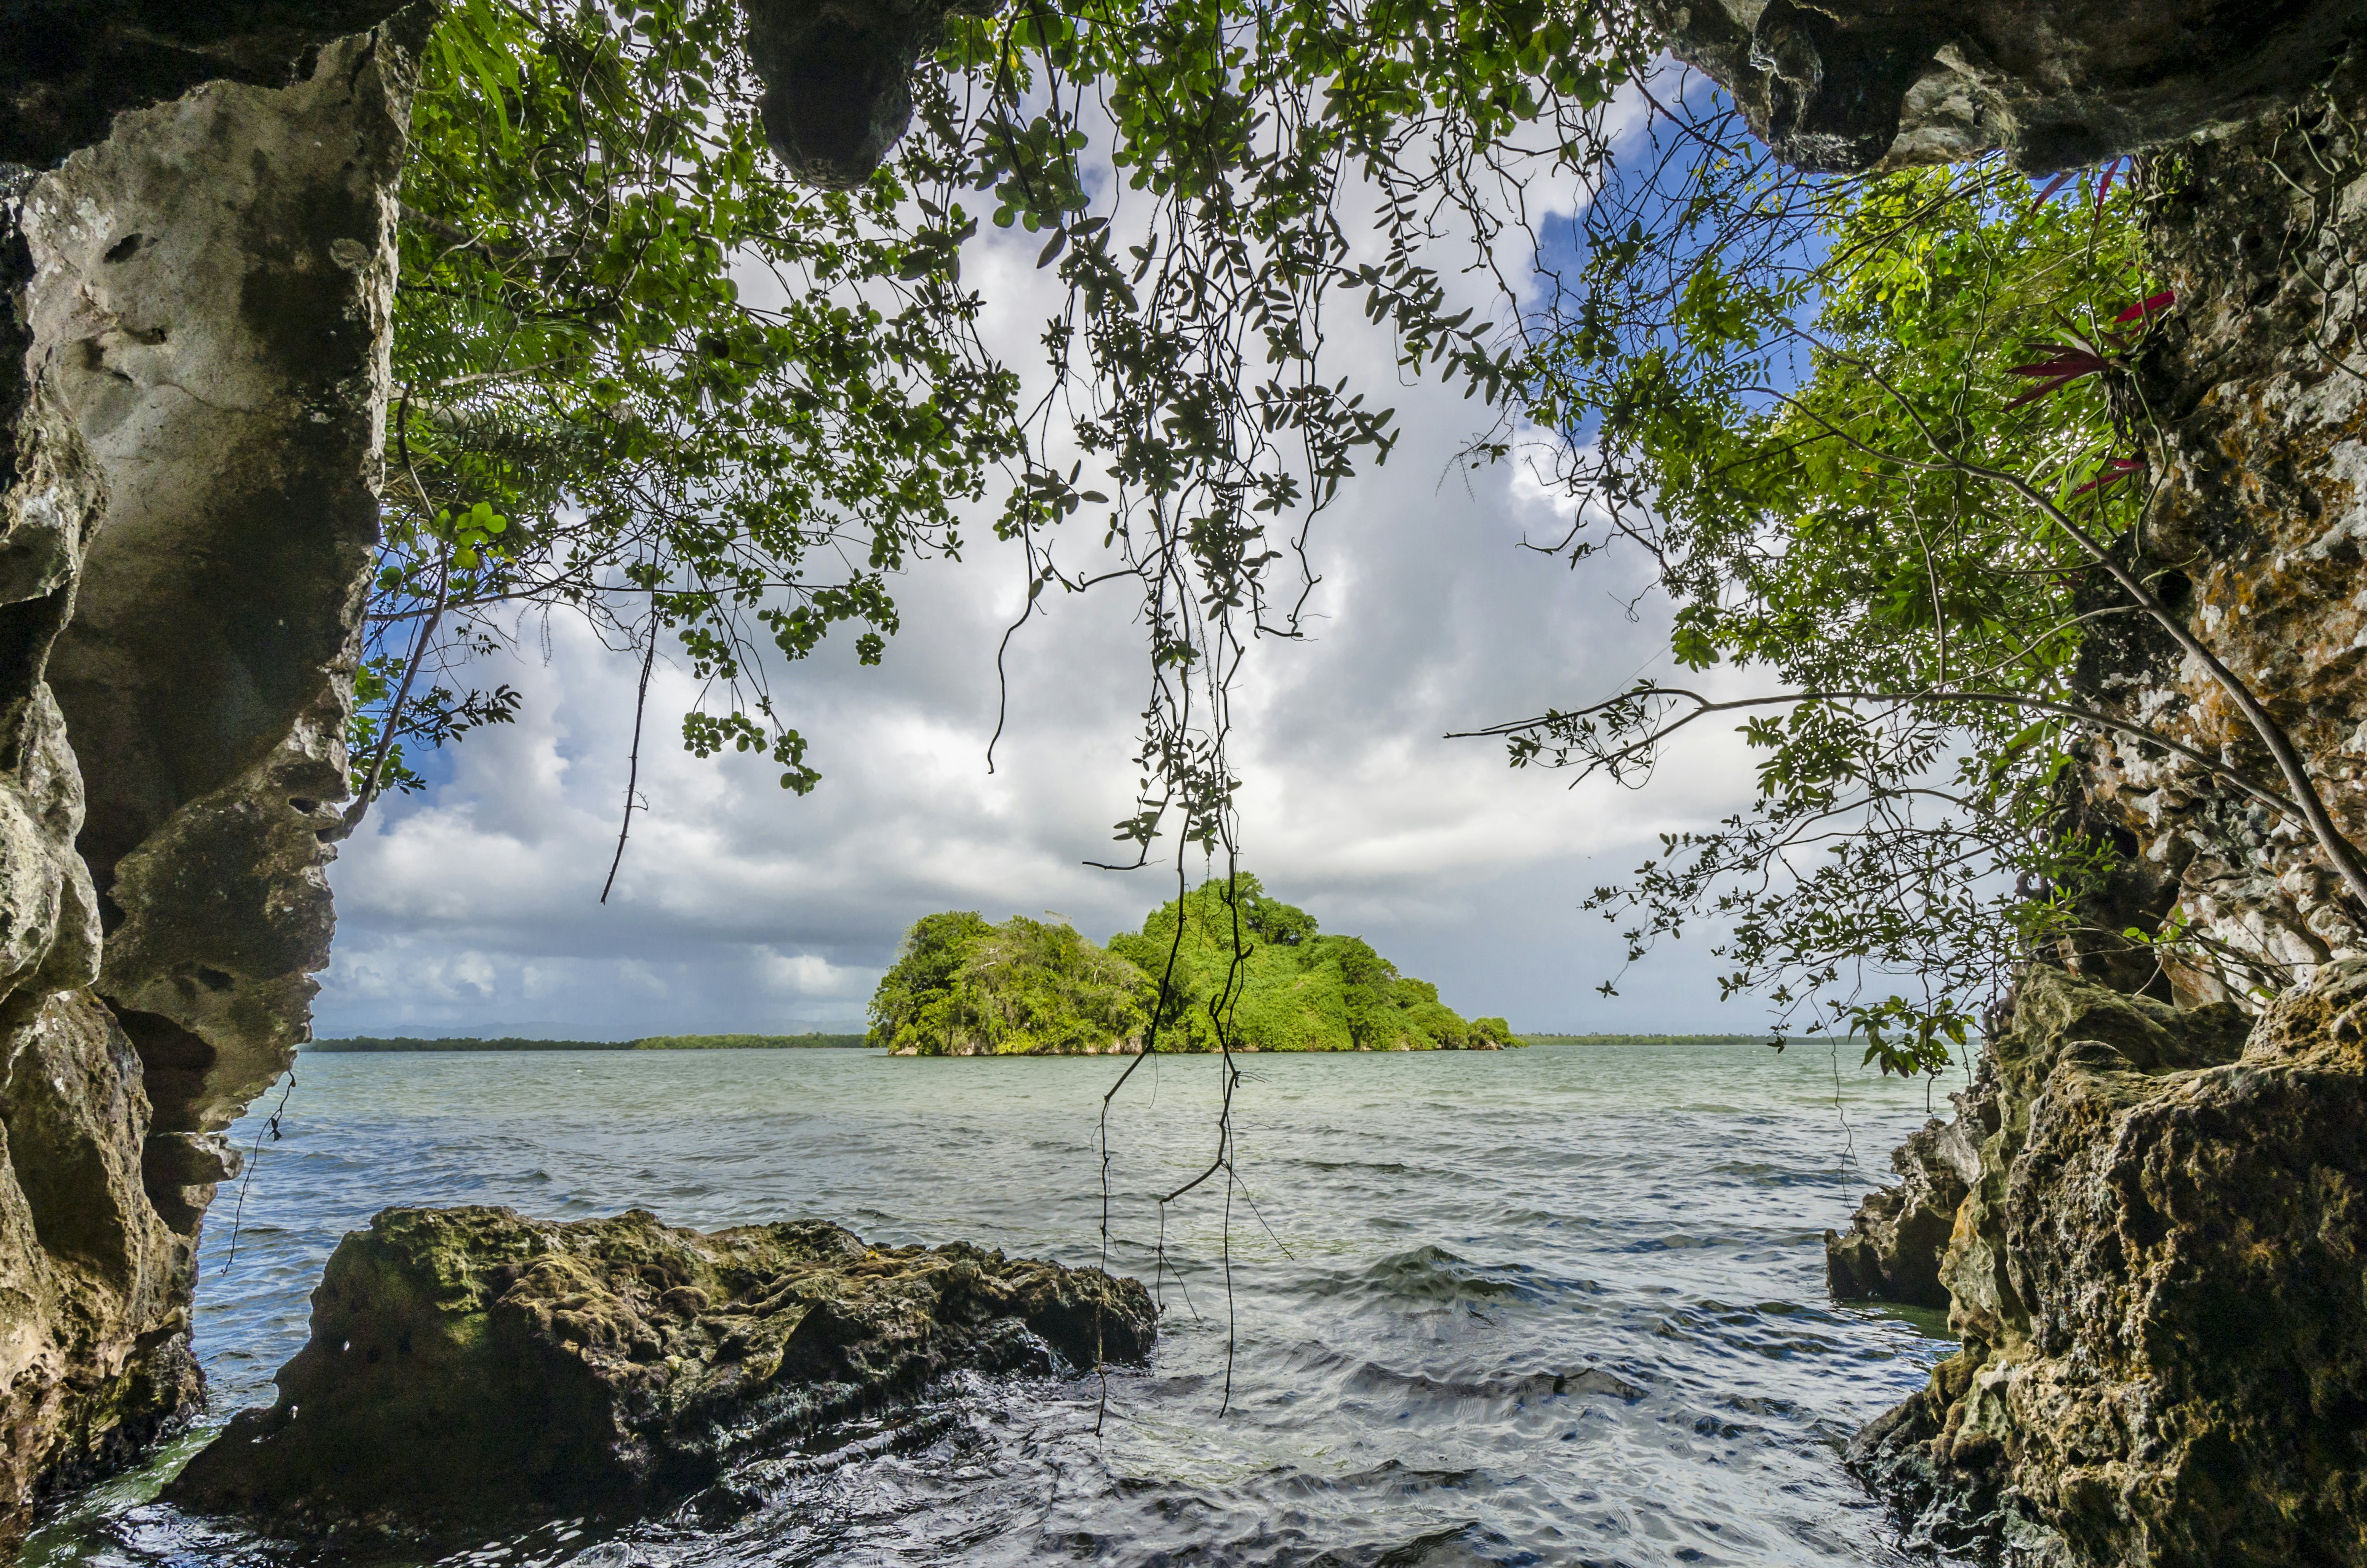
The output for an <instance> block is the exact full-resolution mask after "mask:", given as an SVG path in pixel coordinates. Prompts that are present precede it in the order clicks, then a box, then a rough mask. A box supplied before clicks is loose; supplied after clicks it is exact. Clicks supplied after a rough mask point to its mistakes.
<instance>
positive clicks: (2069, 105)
mask: <svg viewBox="0 0 2367 1568" xmlns="http://www.w3.org/2000/svg"><path fill="white" fill-rule="evenodd" d="M1647 9H1648V10H1649V11H1651V12H1653V13H1656V14H1657V16H1658V17H1659V20H1660V22H1661V23H1662V26H1663V28H1664V29H1665V31H1666V33H1667V36H1668V38H1669V39H1670V49H1671V50H1672V51H1674V52H1675V53H1676V54H1677V55H1678V56H1680V57H1681V58H1682V59H1684V60H1686V61H1689V62H1693V64H1695V65H1698V66H1700V67H1701V68H1702V69H1703V70H1704V71H1706V72H1708V73H1709V74H1710V75H1712V76H1714V77H1716V79H1717V80H1718V81H1719V82H1720V83H1723V84H1724V85H1726V86H1727V89H1728V90H1729V91H1731V92H1732V93H1733V95H1734V97H1735V101H1736V102H1737V103H1738V105H1739V106H1740V107H1741V108H1742V111H1743V113H1744V114H1745V116H1747V117H1748V118H1749V119H1750V125H1751V128H1752V129H1753V130H1756V131H1757V132H1758V133H1759V135H1760V136H1761V139H1763V140H1765V141H1768V142H1769V143H1770V144H1771V145H1772V146H1773V147H1774V149H1775V151H1776V152H1778V153H1779V154H1780V155H1781V156H1782V157H1783V158H1784V161H1785V162H1787V163H1790V164H1795V165H1797V166H1799V167H1802V168H1809V169H1829V170H1835V171H1841V172H1855V171H1857V170H1861V169H1867V168H1872V167H1874V166H1875V165H1876V164H1933V163H1953V162H1955V161H1958V160H1961V159H1965V158H1972V157H1977V156H1978V155H1980V154H1981V153H1984V152H1999V151H2003V152H2010V153H2011V154H2012V155H2013V157H2014V159H2015V161H2016V162H2018V163H2019V164H2022V166H2023V167H2024V168H2026V169H2031V170H2042V171H2043V170H2052V169H2060V168H2068V167H2071V166H2074V165H2076V164H2084V163H2090V162H2092V161H2094V160H2096V159H2099V158H2107V157H2111V156H2113V155H2114V154H2116V153H2121V152H2135V151H2137V150H2139V149H2142V148H2146V147H2150V146H2155V145H2157V144H2159V143H2162V142H2165V141H2176V140H2178V139H2180V138H2181V137H2185V136H2191V135H2192V134H2194V133H2195V132H2197V131H2202V130H2215V129H2222V128H2226V127H2231V126H2236V125H2240V124H2243V123H2246V122H2248V121H2251V120H2254V119H2257V118H2259V117H2260V116H2262V115H2264V114H2271V113H2275V112H2278V111H2281V110H2282V109H2284V108H2286V107H2289V106H2291V105H2292V104H2293V103H2294V102H2296V101H2297V100H2298V99H2299V98H2300V97H2301V96H2302V95H2303V94H2305V93H2306V92H2307V91H2308V90H2309V89H2310V88H2312V87H2313V86H2315V85H2316V83H2317V82H2318V81H2319V79H2320V78H2322V77H2323V76H2324V75H2325V73H2326V72H2327V69H2328V68H2329V67H2330V66H2331V65H2332V64H2333V62H2335V61H2336V60H2338V59H2339V58H2340V56H2341V54H2342V52H2343V51H2344V49H2345V48H2346V47H2348V45H2349V44H2350V43H2351V42H2353V41H2355V40H2356V39H2359V38H2360V37H2361V34H2362V32H2367V17H2361V15H2360V11H2359V7H2358V6H2355V5H2351V4H2349V3H2347V0H2264V3H2261V4H2254V5H2246V4H2238V3H2231V0H2154V3H2152V4H2148V5H2145V6H2130V5H2126V4H2122V3H2119V0H1883V3H1881V4H1869V3H1867V0H1818V3H1817V4H1815V5H1813V6H1811V5H1804V4H1797V3H1795V0H1648V5H1647Z"/></svg>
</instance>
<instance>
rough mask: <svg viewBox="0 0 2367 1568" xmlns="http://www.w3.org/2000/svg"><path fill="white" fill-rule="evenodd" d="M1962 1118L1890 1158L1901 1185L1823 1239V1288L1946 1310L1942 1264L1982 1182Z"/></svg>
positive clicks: (1854, 1297)
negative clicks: (1960, 1216) (1960, 1214)
mask: <svg viewBox="0 0 2367 1568" xmlns="http://www.w3.org/2000/svg"><path fill="white" fill-rule="evenodd" d="M1951 1098H1952V1099H1954V1100H1955V1101H1956V1104H1957V1110H1958V1111H1959V1116H1958V1119H1957V1120H1955V1121H1953V1122H1942V1121H1941V1120H1940V1119H1939V1118H1937V1117H1934V1118H1932V1119H1931V1121H1929V1122H1925V1123H1924V1124H1923V1127H1922V1130H1921V1131H1920V1132H1918V1133H1915V1134H1912V1135H1910V1136H1909V1137H1908V1140H1907V1141H1906V1142H1905V1143H1903V1144H1901V1145H1898V1147H1897V1148H1895V1149H1893V1150H1891V1152H1890V1168H1891V1169H1892V1170H1894V1171H1896V1172H1897V1173H1898V1178H1899V1180H1898V1185H1897V1186H1896V1187H1886V1188H1883V1189H1881V1190H1878V1191H1874V1192H1869V1193H1867V1194H1866V1198H1865V1201H1864V1202H1863V1203H1861V1204H1859V1205H1858V1210H1857V1213H1855V1214H1853V1215H1852V1216H1851V1217H1850V1228H1849V1229H1848V1231H1847V1232H1846V1233H1835V1232H1833V1231H1827V1232H1826V1233H1825V1282H1826V1283H1827V1285H1829V1287H1830V1288H1831V1290H1832V1292H1833V1299H1834V1300H1836V1301H1844V1302H1847V1301H1869V1300H1871V1301H1886V1302H1900V1303H1905V1304H1906V1305H1908V1306H1920V1307H1932V1308H1945V1307H1946V1306H1947V1304H1948V1292H1947V1288H1946V1287H1945V1286H1943V1285H1942V1284H1941V1283H1940V1259H1941V1258H1942V1256H1943V1255H1944V1254H1945V1253H1946V1252H1947V1250H1948V1238H1949V1236H1950V1235H1952V1234H1954V1230H1955V1226H1956V1210H1957V1208H1958V1207H1959V1206H1960V1205H1961V1204H1962V1203H1963V1202H1964V1201H1965V1194H1966V1193H1967V1192H1969V1191H1970V1190H1972V1184H1973V1183H1974V1182H1976V1181H1977V1180H1979V1179H1980V1173H1981V1158H1980V1155H1979V1153H1978V1151H1977V1150H1976V1148H1975V1147H1974V1145H1973V1140H1972V1139H1971V1138H1969V1137H1967V1136H1966V1135H1965V1121H1964V1119H1963V1116H1962V1114H1961V1113H1962V1111H1963V1108H1964V1096H1962V1095H1955V1096H1952V1097H1951Z"/></svg>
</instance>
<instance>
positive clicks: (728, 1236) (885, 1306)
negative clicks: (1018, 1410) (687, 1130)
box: [167, 1208, 1155, 1527]
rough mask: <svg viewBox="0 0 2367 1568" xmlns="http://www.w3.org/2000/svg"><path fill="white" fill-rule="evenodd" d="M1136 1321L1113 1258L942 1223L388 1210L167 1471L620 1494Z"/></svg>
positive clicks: (460, 1492) (272, 1493) (335, 1489)
mask: <svg viewBox="0 0 2367 1568" xmlns="http://www.w3.org/2000/svg"><path fill="white" fill-rule="evenodd" d="M1154 1334H1155V1326H1154V1318H1153V1313H1152V1309H1151V1303H1150V1293H1149V1292H1146V1291H1145V1290H1144V1289H1143V1288H1142V1286H1141V1284H1140V1283H1139V1282H1138V1281H1136V1280H1122V1279H1114V1278H1112V1277H1111V1276H1109V1275H1107V1274H1104V1273H1103V1272H1102V1271H1101V1270H1099V1269H1065V1268H1062V1267H1060V1266H1059V1265H1057V1264H1052V1263H1043V1262H1036V1261H1034V1260H1030V1259H1024V1258H1004V1257H1003V1256H1002V1254H1001V1253H1000V1252H990V1251H986V1250H983V1249H981V1248H979V1247H969V1246H965V1245H963V1244H960V1243H955V1244H953V1245H951V1246H947V1247H935V1248H924V1247H867V1246H866V1245H865V1244H864V1243H863V1242H862V1241H861V1240H859V1239H858V1238H857V1237H855V1235H852V1234H850V1233H849V1232H847V1231H844V1230H842V1229H840V1228H839V1227H838V1226H836V1225H832V1224H824V1223H821V1222H818V1221H811V1222H803V1223H796V1224H772V1225H750V1226H742V1227H739V1228H736V1229H732V1230H724V1231H717V1232H714V1233H711V1234H701V1233H699V1232H697V1231H691V1230H682V1229H677V1228H675V1227H673V1226H669V1225H665V1224H660V1223H659V1221H658V1219H657V1218H656V1216H655V1215H653V1214H651V1213H646V1212H645V1211H641V1210H634V1211H631V1212H629V1213H625V1214H623V1215H620V1216H618V1217H617V1218H615V1219H606V1220H579V1221H574V1222H572V1223H567V1224H555V1223H543V1222H538V1221H532V1220H527V1219H523V1218H521V1217H520V1216H519V1215H518V1214H516V1213H514V1212H513V1211H511V1210H508V1209H494V1208H459V1209H389V1210H387V1211H386V1212H384V1213H380V1214H379V1216H378V1217H377V1218H376V1219H375V1220H373V1221H372V1222H371V1223H370V1228H369V1229H368V1230H367V1231H357V1232H355V1233H353V1234H351V1235H347V1236H346V1237H345V1240H344V1242H342V1243H341V1244H340V1245H339V1246H338V1247H337V1250H336V1252H335V1254H334V1256H333V1257H332V1258H330V1259H329V1265H328V1268H327V1270H326V1271H325V1272H324V1274H323V1277H322V1280H321V1286H320V1289H319V1290H318V1291H316V1292H314V1293H313V1297H312V1335H311V1339H310V1340H309V1341H308V1342H307V1343H306V1345H305V1346H304V1348H303V1349H301V1350H300V1351H299V1352H298V1353H297V1355H296V1357H295V1359H293V1360H291V1361H289V1363H288V1365H287V1366H285V1367H283V1368H282V1369H281V1370H280V1371H279V1375H278V1384H279V1400H278V1403H277V1404H274V1405H272V1406H270V1407H269V1408H267V1409H263V1410H250V1411H246V1412H244V1413H243V1414H242V1415H240V1416H238V1417H237V1418H236V1419H234V1420H233V1421H232V1423H231V1425H230V1426H229V1427H228V1428H227V1429H226V1430H225V1431H224V1432H223V1433H222V1435H221V1437H220V1438H217V1439H215V1441H214V1443H213V1444H212V1445H211V1446H210V1447H209V1448H208V1449H206V1450H204V1451H203V1452H202V1453H200V1454H199V1455H198V1457H197V1458H196V1459H195V1460H193V1461H191V1462H190V1464H189V1466H188V1468H187V1470H185V1471H184V1472H182V1473H181V1475H180V1477H179V1479H178V1480H176V1482H175V1483H173V1486H172V1487H171V1489H170V1490H169V1492H168V1494H167V1495H168V1497H169V1498H170V1499H171V1500H173V1501H175V1502H176V1503H178V1504H180V1505H181V1506H186V1507H189V1508H193V1509H198V1510H201V1511H214V1512H231V1511H235V1512H241V1513H258V1514H266V1515H270V1516H274V1517H277V1518H279V1519H281V1520H283V1521H307V1522H311V1523H313V1524H315V1525H334V1524H338V1523H343V1522H345V1521H349V1520H368V1521H379V1522H387V1523H393V1524H399V1525H407V1526H412V1527H417V1526H422V1525H426V1526H440V1525H443V1524H448V1523H457V1522H459V1521H460V1520H462V1519H464V1518H475V1517H486V1516H500V1515H504V1514H507V1513H509V1512H512V1511H514V1510H518V1509H537V1510H542V1511H544V1512H545V1513H546V1514H547V1513H548V1512H549V1511H552V1510H559V1511H565V1510H571V1509H591V1510H595V1511H599V1512H604V1513H612V1514H617V1513H630V1512H637V1511H641V1510H645V1509H648V1508H651V1507H655V1506H661V1505H663V1504H665V1503H668V1502H671V1501H674V1500H677V1499H679V1498H681V1497H682V1496H684V1495H687V1494H691V1493H694V1492H697V1490H699V1489H700V1488H703V1487H706V1486H708V1485H710V1484H711V1483H715V1482H716V1481H717V1480H718V1479H719V1477H721V1476H722V1474H723V1472H724V1470H725V1467H726V1466H727V1465H728V1464H729V1463H730V1462H731V1461H735V1460H739V1459H742V1458H745V1457H748V1456H750V1455H752V1454H754V1453H757V1452H759V1451H761V1450H763V1449H764V1448H765V1447H767V1446H777V1445H779V1444H781V1443H783V1442H786V1441H787V1440H788V1439H789V1438H794V1437H797V1436H799V1435H802V1434H807V1433H811V1432H813V1431H815V1430H817V1429H818V1428H821V1427H825V1426H827V1425H829V1424H831V1423H833V1422H836V1421H839V1420H842V1419H844V1418H845V1417H847V1416H852V1415H855V1414H856V1413H858V1412H860V1411H863V1410H866V1409H869V1408H873V1407H876V1406H878V1405H880V1404H885V1403H888V1402H890V1401H894V1400H898V1399H901V1398H906V1397H910V1396H911V1395H912V1394H913V1393H917V1392H919V1391H920V1389H921V1388H923V1386H924V1385H925V1384H926V1383H927V1382H929V1381H930V1380H931V1379H933V1378H935V1377H938V1376H940V1375H942V1374H944V1373H946V1372H948V1371H955V1370H957V1369H975V1370H979V1371H1015V1370H1020V1369H1030V1370H1035V1371H1045V1372H1050V1371H1055V1370H1058V1369H1059V1368H1061V1367H1065V1368H1067V1369H1070V1370H1072V1371H1073V1370H1082V1369H1086V1368H1091V1367H1093V1366H1096V1365H1098V1364H1102V1363H1104V1362H1125V1361H1133V1360H1139V1359H1142V1358H1143V1357H1144V1356H1147V1355H1148V1354H1149V1353H1150V1348H1151V1343H1152V1339H1153V1336H1154Z"/></svg>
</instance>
